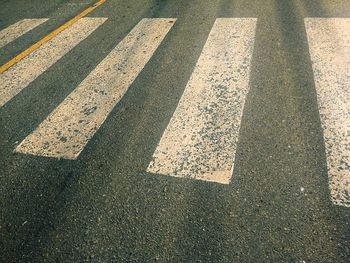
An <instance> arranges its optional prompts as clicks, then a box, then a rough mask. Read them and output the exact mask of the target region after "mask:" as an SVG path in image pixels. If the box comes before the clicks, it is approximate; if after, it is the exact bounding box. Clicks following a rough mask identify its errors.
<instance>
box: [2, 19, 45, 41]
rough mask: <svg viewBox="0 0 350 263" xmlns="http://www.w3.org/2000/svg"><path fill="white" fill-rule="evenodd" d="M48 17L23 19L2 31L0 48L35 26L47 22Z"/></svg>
mask: <svg viewBox="0 0 350 263" xmlns="http://www.w3.org/2000/svg"><path fill="white" fill-rule="evenodd" d="M47 20H48V19H47V18H42V19H23V20H21V21H18V22H17V23H15V24H13V25H11V26H9V27H7V28H5V29H3V30H1V31H0V48H2V47H3V46H6V45H7V44H8V43H10V42H12V41H13V40H15V39H16V38H18V37H20V36H22V35H24V34H25V33H27V32H29V31H30V30H32V29H33V28H35V27H37V26H39V25H41V24H42V23H44V22H46V21H47Z"/></svg>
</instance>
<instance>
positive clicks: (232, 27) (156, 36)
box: [0, 17, 350, 207]
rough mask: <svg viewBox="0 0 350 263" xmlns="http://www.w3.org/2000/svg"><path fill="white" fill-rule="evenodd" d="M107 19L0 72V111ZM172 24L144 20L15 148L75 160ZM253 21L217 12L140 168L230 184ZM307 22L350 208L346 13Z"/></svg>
mask: <svg viewBox="0 0 350 263" xmlns="http://www.w3.org/2000/svg"><path fill="white" fill-rule="evenodd" d="M106 20H107V19H106V18H96V17H95V18H92V17H89V18H81V19H79V20H78V21H77V22H76V23H74V24H73V25H71V26H70V27H68V28H67V29H65V30H63V31H62V32H61V33H59V34H58V35H57V36H55V37H53V38H52V39H50V40H49V41H48V42H47V43H45V44H43V45H42V46H40V47H39V48H38V49H36V50H35V51H34V52H32V53H31V54H29V55H28V56H26V57H25V58H24V59H22V60H21V61H19V62H18V63H16V64H14V65H13V66H12V67H10V68H9V69H7V70H6V71H5V72H3V73H1V74H0V87H1V89H0V111H1V108H2V107H3V106H4V105H5V104H6V103H7V102H9V101H10V100H12V99H13V98H14V97H15V96H16V95H17V94H19V93H20V92H21V91H22V90H24V89H25V88H26V87H27V86H28V85H29V84H30V83H32V82H33V81H34V80H35V79H36V78H37V77H39V76H40V75H41V74H43V73H44V72H45V71H46V70H48V69H49V68H50V67H51V66H52V65H53V64H54V63H59V60H60V59H61V58H62V57H63V56H64V55H65V54H67V53H68V52H69V51H71V50H72V49H73V48H74V47H76V46H77V45H78V44H79V43H80V42H81V41H82V40H84V39H86V38H88V37H89V35H90V34H91V33H92V32H93V31H94V30H96V29H97V28H99V27H100V26H103V24H104V23H105V21H106ZM46 21H48V19H24V20H21V21H19V22H17V23H15V24H13V25H10V26H9V27H7V28H5V29H3V30H2V31H0V48H1V47H4V46H6V45H8V44H9V43H11V42H12V41H14V40H15V39H17V38H19V37H25V36H26V34H27V33H28V32H29V31H30V30H32V29H33V28H35V27H37V26H39V25H45V24H44V23H45V22H46ZM176 23H177V21H176V18H145V19H142V20H141V21H140V22H139V23H138V24H137V25H136V26H135V27H134V28H133V29H132V30H131V31H130V33H129V34H128V35H127V36H126V37H125V38H124V39H123V40H122V41H121V42H120V43H119V44H118V45H116V47H115V48H114V49H113V50H112V51H111V52H110V53H109V54H108V55H107V56H106V57H105V58H104V59H103V60H102V61H101V62H100V63H99V64H98V65H97V66H96V68H95V69H93V70H92V71H91V73H90V74H89V75H88V76H87V77H86V78H85V79H84V80H83V81H82V82H81V83H80V84H79V85H78V86H77V87H76V88H75V89H74V90H73V91H72V92H71V94H69V95H68V96H67V97H66V98H65V99H64V100H63V101H62V102H61V103H60V104H59V105H58V106H57V108H56V109H54V111H53V112H52V113H51V114H49V116H48V117H47V118H46V119H45V120H44V121H43V122H42V123H41V124H40V125H39V126H38V127H37V128H36V129H35V130H34V131H32V133H30V134H29V135H28V136H27V137H26V138H25V139H24V140H23V141H22V142H21V143H20V144H19V145H18V146H17V147H16V149H15V151H16V152H19V153H24V154H31V155H38V156H45V157H53V158H64V159H72V160H74V159H77V158H78V157H79V155H80V154H81V152H82V151H83V150H84V148H85V146H86V145H87V144H88V143H89V141H90V140H91V139H92V137H93V136H94V134H95V133H96V132H97V131H98V130H99V128H100V127H101V126H102V125H103V123H104V122H105V121H106V120H107V118H108V115H109V114H110V112H111V111H112V110H113V108H114V107H115V106H116V105H117V104H118V102H119V101H120V100H121V98H122V97H123V96H124V94H125V93H126V92H127V90H128V88H129V87H130V86H131V84H132V83H133V82H134V80H135V79H136V78H137V76H138V75H139V74H140V72H141V71H142V69H143V68H144V66H145V65H146V64H147V62H148V61H149V60H150V59H151V57H152V56H153V54H154V52H155V51H156V50H157V48H159V46H160V45H161V43H162V41H163V40H164V38H165V37H166V36H167V34H168V33H169V32H170V31H171V30H172V27H173V26H174V24H176ZM257 23H258V20H257V19H256V18H217V19H216V21H215V23H214V24H213V26H212V29H211V31H210V33H209V36H208V39H207V41H206V43H205V45H204V47H203V49H202V53H201V55H200V57H199V59H198V61H197V64H196V66H195V68H194V70H193V73H192V75H191V77H190V79H189V81H188V83H187V85H186V88H185V91H184V93H183V95H182V97H181V99H180V101H179V103H178V106H177V108H176V110H175V112H174V113H173V116H172V117H171V119H170V122H169V124H168V126H167V128H166V129H165V131H164V133H163V135H162V137H161V138H160V141H159V143H158V146H157V148H156V149H155V152H154V154H153V158H152V160H151V162H150V164H149V166H148V168H147V172H149V173H151V174H162V175H167V176H174V177H183V178H191V179H198V180H204V181H208V182H215V183H219V184H229V183H230V180H231V177H232V176H233V167H234V163H235V153H236V149H237V146H238V142H239V131H240V124H241V119H242V112H243V108H244V104H245V99H246V96H247V94H248V92H249V77H250V67H251V64H252V63H254V61H252V55H253V52H254V39H255V30H256V25H257ZM305 28H306V33H307V37H308V43H309V50H310V56H311V60H312V63H313V71H314V72H313V73H314V79H315V86H316V91H317V99H318V104H319V112H320V116H321V122H322V128H323V131H324V139H325V146H326V156H327V165H328V174H329V185H330V190H331V199H332V201H333V203H334V204H337V205H341V206H346V207H350V122H349V120H350V117H349V116H350V103H349V101H350V96H349V92H348V88H349V86H350V55H349V54H350V19H348V18H306V19H305ZM334 36H336V37H334Z"/></svg>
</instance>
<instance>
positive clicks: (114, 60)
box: [16, 19, 176, 159]
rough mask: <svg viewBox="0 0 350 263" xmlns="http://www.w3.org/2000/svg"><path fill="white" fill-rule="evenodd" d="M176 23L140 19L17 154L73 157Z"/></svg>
mask: <svg viewBox="0 0 350 263" xmlns="http://www.w3.org/2000/svg"><path fill="white" fill-rule="evenodd" d="M175 21H176V19H143V20H141V22H140V23H139V24H138V25H137V26H136V27H135V28H134V29H133V30H132V31H131V32H130V33H129V34H128V36H127V37H125V38H124V39H123V40H122V42H121V43H120V44H118V45H117V47H116V48H115V49H114V50H113V51H112V52H111V53H110V54H109V55H108V56H107V57H106V58H105V59H104V60H103V61H102V62H101V63H100V64H99V65H98V66H97V67H96V68H95V69H94V70H93V71H92V72H91V74H90V75H89V76H88V77H87V78H86V79H85V80H84V81H83V82H82V83H81V84H80V85H79V86H78V87H77V88H76V89H75V90H74V91H73V92H72V93H71V94H70V95H69V96H68V97H67V98H66V99H65V100H64V101H63V102H62V103H61V104H60V105H59V106H58V107H57V108H56V109H55V110H54V111H53V112H52V113H51V114H50V115H49V116H48V118H47V119H46V120H45V121H44V122H43V123H42V124H40V126H39V127H38V128H37V129H36V130H35V131H34V132H33V133H32V134H30V135H29V136H28V137H27V138H26V139H25V140H24V141H23V142H22V143H21V144H20V145H19V146H18V147H17V149H16V150H17V151H18V152H21V153H29V154H34V155H42V156H48V157H56V158H66V159H75V158H77V157H78V156H79V154H80V152H81V151H82V150H83V149H84V146H85V145H86V144H87V143H88V141H89V140H90V139H91V137H92V136H93V135H94V133H95V132H96V131H97V130H98V129H99V127H100V126H101V125H102V123H103V122H104V121H105V120H106V118H107V116H108V114H109V113H110V112H111V110H112V109H113V107H114V106H115V105H116V104H117V102H118V101H119V100H120V99H121V98H122V96H123V95H124V93H125V92H126V91H127V89H128V88H129V86H130V85H131V84H132V82H133V81H134V80H135V78H136V77H137V76H138V74H139V73H140V72H141V70H142V69H143V67H144V66H145V64H146V63H147V62H148V60H149V59H150V58H151V57H152V55H153V53H154V52H155V50H156V49H157V47H158V46H159V45H160V43H161V42H162V40H163V39H164V37H165V36H166V34H167V33H168V32H169V30H170V29H171V27H172V26H173V25H174V23H175Z"/></svg>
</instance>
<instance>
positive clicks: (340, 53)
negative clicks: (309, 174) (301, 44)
mask: <svg viewBox="0 0 350 263" xmlns="http://www.w3.org/2000/svg"><path fill="white" fill-rule="evenodd" d="M305 26H306V31H307V37H308V42H309V48H310V55H311V60H312V66H313V71H314V79H315V86H316V91H317V99H318V106H319V112H320V116H321V123H322V128H323V133H324V140H325V146H326V147H325V148H326V156H327V166H328V176H329V186H330V192H331V199H332V201H333V203H334V204H337V205H342V206H346V207H350V18H306V19H305Z"/></svg>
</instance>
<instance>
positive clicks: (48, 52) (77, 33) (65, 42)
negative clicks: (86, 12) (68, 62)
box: [0, 18, 106, 107]
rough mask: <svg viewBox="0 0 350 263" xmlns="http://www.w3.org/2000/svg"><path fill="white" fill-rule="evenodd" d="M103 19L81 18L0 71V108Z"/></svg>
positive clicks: (104, 19) (96, 26)
mask: <svg viewBox="0 0 350 263" xmlns="http://www.w3.org/2000/svg"><path fill="white" fill-rule="evenodd" d="M104 21H106V18H82V19H80V20H79V21H78V22H76V23H75V24H73V25H72V26H71V27H70V28H68V29H66V30H64V31H63V32H61V33H60V34H59V35H57V36H56V37H55V38H53V39H51V40H50V41H48V42H47V43H45V44H44V45H42V46H41V47H40V48H38V49H37V50H35V51H34V52H33V53H31V54H29V55H28V56H27V57H25V58H24V59H23V60H21V61H19V62H18V63H16V64H15V65H13V66H12V67H11V68H9V69H8V70H7V71H5V72H4V73H2V74H0V86H1V90H0V107H2V106H4V105H5V104H6V103H7V102H8V101H9V100H11V99H12V98H13V97H14V96H16V95H17V94H18V93H19V92H21V91H22V90H23V89H24V88H26V87H27V86H28V85H29V84H30V83H31V82H32V81H33V80H35V79H36V78H37V77H39V76H40V75H41V74H42V73H43V72H44V71H46V70H47V69H48V68H49V67H51V66H52V65H53V64H54V63H55V62H57V61H58V60H59V59H60V58H61V57H63V56H64V55H65V54H67V53H68V52H69V51H70V50H71V49H72V48H74V47H75V46H76V45H77V44H79V43H80V42H81V41H82V40H83V39H85V38H86V37H87V36H89V35H90V34H91V33H92V32H93V31H94V30H95V29H96V28H98V27H99V26H100V25H101V24H102V23H104Z"/></svg>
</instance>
